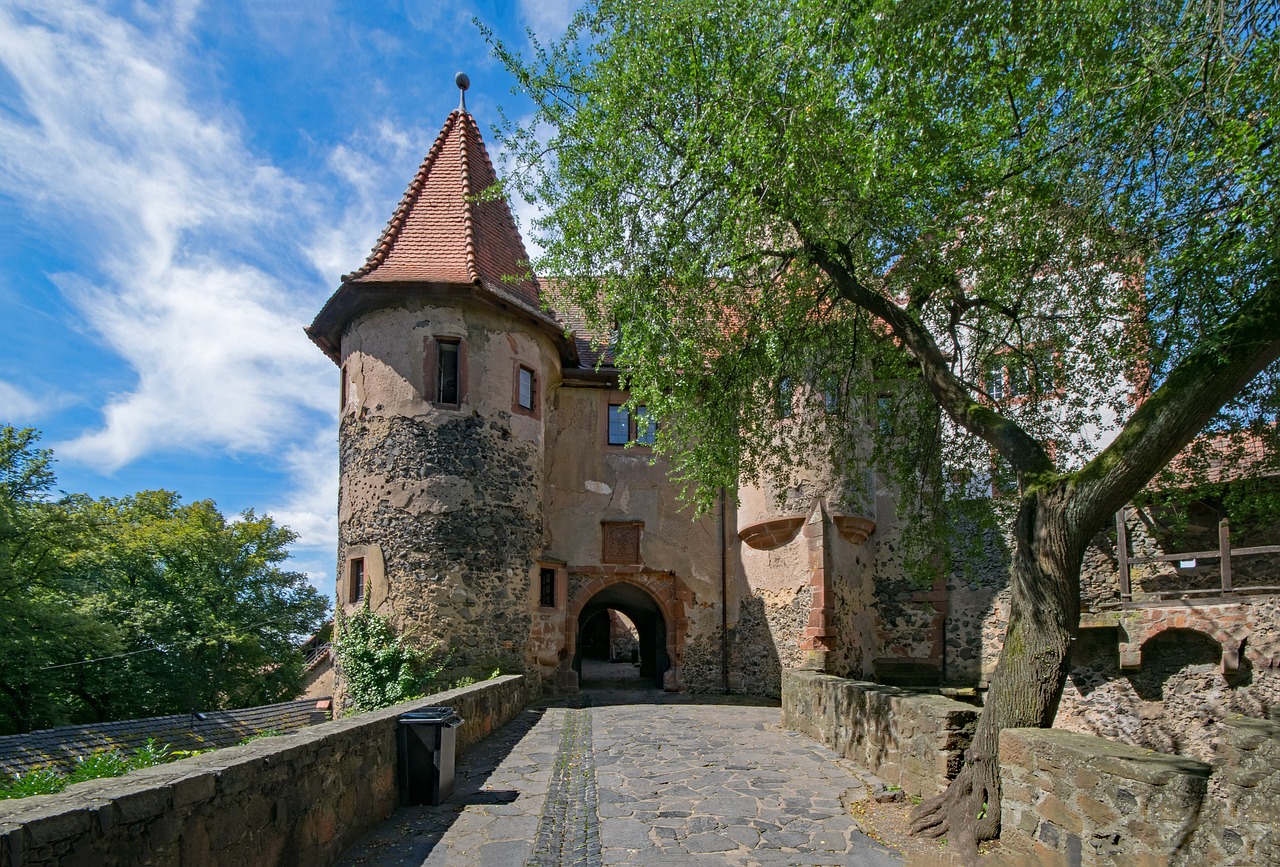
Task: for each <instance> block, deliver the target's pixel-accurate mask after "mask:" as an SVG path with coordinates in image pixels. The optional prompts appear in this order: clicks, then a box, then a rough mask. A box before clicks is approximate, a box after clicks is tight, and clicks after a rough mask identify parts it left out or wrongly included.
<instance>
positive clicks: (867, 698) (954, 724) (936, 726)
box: [782, 671, 978, 798]
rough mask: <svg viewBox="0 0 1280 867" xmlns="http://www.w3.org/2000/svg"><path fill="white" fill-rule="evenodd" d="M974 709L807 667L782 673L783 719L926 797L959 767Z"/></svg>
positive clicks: (788, 725) (911, 792) (974, 717)
mask: <svg viewBox="0 0 1280 867" xmlns="http://www.w3.org/2000/svg"><path fill="white" fill-rule="evenodd" d="M977 719H978V708H976V707H973V706H972V705H967V704H964V703H962V702H958V701H953V700H951V699H949V698H943V697H942V696H939V695H931V694H927V693H918V692H911V691H909V690H905V689H898V688H897V687H892V686H882V685H881V684H877V683H861V682H858V681H853V680H845V679H844V678H840V677H833V676H832V675H829V674H819V673H817V672H812V671H786V672H783V675H782V724H783V726H784V727H786V728H789V729H793V730H795V731H798V732H802V733H804V734H807V735H809V736H810V737H812V738H814V739H815V740H818V741H820V742H822V743H823V744H825V745H826V746H828V747H830V748H831V749H832V750H833V751H835V752H837V753H839V754H840V755H842V756H844V757H845V758H847V759H850V760H852V761H854V762H857V763H858V764H859V765H861V766H862V767H864V768H866V769H867V770H869V771H871V772H872V773H874V774H876V775H877V776H879V777H881V778H883V779H884V780H887V781H888V782H890V783H893V784H894V785H897V786H900V787H901V788H902V790H903V791H905V792H906V793H907V794H909V795H918V796H921V797H926V798H927V797H930V796H932V795H935V794H937V793H938V792H940V791H942V789H943V788H944V787H945V786H946V784H947V781H948V780H950V779H952V778H954V777H955V775H956V774H957V773H958V772H959V770H960V765H961V763H962V761H963V758H964V751H965V749H966V748H967V747H968V746H969V742H970V740H971V739H972V737H973V728H974V725H975V724H976V722H977Z"/></svg>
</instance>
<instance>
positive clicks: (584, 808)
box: [340, 690, 900, 867]
mask: <svg viewBox="0 0 1280 867" xmlns="http://www.w3.org/2000/svg"><path fill="white" fill-rule="evenodd" d="M584 698H586V699H587V700H585V701H584V700H582V699H579V700H577V701H574V702H573V704H575V705H576V707H573V708H565V707H555V706H552V707H548V708H545V709H537V710H531V711H526V712H525V713H524V714H522V715H521V716H520V717H518V718H517V719H516V720H515V721H513V722H512V723H511V724H510V725H508V726H507V727H506V728H504V729H502V730H501V731H499V732H495V733H494V735H493V736H491V737H490V738H488V739H487V740H486V741H484V742H482V743H481V744H479V745H478V746H477V747H475V749H473V750H472V751H471V752H470V753H468V754H467V755H466V756H464V757H463V758H462V759H461V760H460V761H459V763H458V776H457V787H456V789H455V793H454V796H453V798H452V799H451V800H450V801H448V802H446V803H445V804H444V805H442V806H440V807H405V808H401V809H399V810H397V811H396V812H395V813H394V814H393V815H392V816H391V818H390V819H388V820H387V821H386V822H384V823H383V824H382V825H380V826H379V827H378V828H376V829H374V830H373V831H371V832H370V833H369V834H368V835H366V836H365V838H364V839H363V840H361V841H360V842H359V843H358V844H357V845H356V846H355V847H353V848H352V849H350V850H349V851H348V852H347V853H346V854H345V856H344V858H343V860H342V862H340V863H341V864H343V865H356V864H361V865H370V864H371V865H378V867H383V865H387V867H390V865H409V864H413V865H418V864H422V865H436V864H441V865H446V864H447V865H450V867H455V865H456V867H469V865H502V867H520V865H530V867H550V865H560V864H581V865H615V864H624V863H625V864H634V865H641V867H643V865H658V864H664V865H666V864H697V865H708V867H710V865H720V864H725V865H760V867H774V865H777V867H782V865H787V867H802V865H803V867H809V865H868V867H879V865H887V864H897V863H900V859H899V858H898V856H897V854H896V853H894V852H892V851H891V850H889V849H887V848H885V847H884V846H881V845H880V844H879V843H876V842H875V841H873V840H872V839H871V838H869V837H867V836H865V835H864V834H862V833H861V832H860V831H859V830H858V827H857V825H856V824H855V822H854V820H853V818H852V816H851V815H850V814H849V811H848V809H846V807H845V804H846V803H849V802H851V801H857V800H860V799H861V798H863V797H865V795H866V788H865V786H864V784H863V782H862V777H861V776H860V775H859V772H858V770H857V768H856V767H855V766H854V765H852V764H851V763H850V762H848V761H846V760H844V759H841V758H839V757H838V756H836V755H835V754H834V753H832V752H831V751H830V750H828V749H826V748H825V747H823V746H822V745H821V744H818V743H816V742H815V741H813V740H811V739H809V738H807V737H805V736H803V735H800V734H797V733H795V732H788V731H784V730H782V729H781V728H780V727H779V717H780V712H779V710H778V708H777V707H776V705H772V706H761V705H762V703H761V702H760V701H758V700H753V699H744V698H738V697H729V698H722V697H716V696H668V695H665V694H664V693H661V692H657V691H652V690H649V691H626V692H623V691H593V692H591V693H588V694H586V696H584ZM588 704H589V706H587V707H583V706H582V705H588Z"/></svg>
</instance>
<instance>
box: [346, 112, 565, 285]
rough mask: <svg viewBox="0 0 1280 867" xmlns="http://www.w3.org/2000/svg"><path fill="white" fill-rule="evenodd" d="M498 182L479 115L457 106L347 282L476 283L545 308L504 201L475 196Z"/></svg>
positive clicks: (347, 278)
mask: <svg viewBox="0 0 1280 867" xmlns="http://www.w3.org/2000/svg"><path fill="white" fill-rule="evenodd" d="M496 182H497V174H496V173H495V172H494V170H493V163H492V162H490V160H489V154H488V152H487V151H486V150H485V146H484V141H483V139H482V138H481V137H480V130H479V129H478V128H477V126H476V122H475V118H473V117H472V116H471V115H470V114H469V113H468V112H466V111H464V110H463V109H455V110H454V111H453V112H452V113H451V114H450V115H449V117H448V119H447V120H445V123H444V128H443V129H441V130H440V135H438V136H437V137H436V140H435V143H434V144H433V145H432V146H431V150H430V151H429V152H428V153H427V156H426V158H425V159H424V160H423V161H422V165H421V166H420V167H419V168H418V172H417V174H416V175H414V177H413V180H412V181H411V182H410V184H409V188H408V189H407V190H405V194H404V196H403V198H401V200H400V204H399V206H398V207H397V208H396V210H395V213H394V214H392V216H391V220H390V221H389V222H388V223H387V227H386V228H385V229H384V230H383V232H382V236H381V237H380V238H378V242H377V243H376V244H375V245H374V247H373V250H372V252H370V254H369V258H368V259H367V260H366V261H365V263H364V265H363V266H361V267H360V268H359V270H357V271H354V272H353V273H351V274H348V275H346V276H345V277H343V282H344V283H366V284H367V283H403V282H430V283H454V284H466V283H474V284H476V285H479V286H482V287H484V288H485V289H488V290H489V291H491V292H494V293H495V294H498V295H502V296H507V297H509V298H513V299H516V300H518V301H520V302H522V303H524V304H526V305H529V306H531V307H533V308H535V309H537V308H538V307H539V306H540V297H539V291H538V282H537V279H536V278H534V277H533V276H532V274H531V272H530V270H529V264H528V261H529V255H528V253H527V252H526V251H525V247H524V241H523V240H522V239H521V238H520V232H519V231H518V230H517V229H516V224H515V221H514V220H513V219H512V217H511V211H510V210H509V209H508V208H507V203H506V202H505V201H504V200H502V199H489V200H483V201H476V200H475V199H476V197H477V196H479V195H480V194H481V193H483V192H484V191H485V190H487V189H489V188H490V187H492V186H493V185H494V184H495V183H496Z"/></svg>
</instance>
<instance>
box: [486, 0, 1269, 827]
mask: <svg viewBox="0 0 1280 867" xmlns="http://www.w3.org/2000/svg"><path fill="white" fill-rule="evenodd" d="M1276 15H1277V13H1276V10H1275V7H1274V6H1271V5H1267V4H1256V3H1251V2H1248V0H1243V2H1222V3H1219V2H1209V0H1204V2H1193V3H1183V2H1165V0H1151V2H1147V3H1142V4H1134V3H1132V2H1129V0H1082V2H1079V3H1073V4H1038V5H1036V4H1021V3H1015V4H1006V3H984V2H980V0H977V2H970V3H962V4H957V3H933V2H918V3H894V2H888V0H867V2H860V3H847V2H844V0H688V2H636V0H598V2H595V3H592V4H591V5H590V6H589V7H588V8H587V9H586V10H585V11H584V12H582V13H581V14H580V15H579V16H578V18H577V19H576V22H575V25H574V26H573V27H572V28H571V29H570V31H569V33H568V34H567V35H566V37H565V38H564V39H563V40H562V41H561V42H559V43H558V44H556V45H553V46H551V47H550V48H543V47H541V46H538V47H537V50H536V55H535V56H534V57H533V59H532V60H530V61H528V62H526V61H525V60H524V59H523V58H521V57H520V56H519V55H518V54H517V53H516V52H514V51H513V50H512V49H510V48H509V47H508V46H505V45H502V44H501V43H498V44H496V45H495V49H496V52H497V54H498V55H499V57H500V58H501V59H502V60H503V61H504V62H505V63H506V65H507V66H508V67H509V68H510V69H511V70H512V71H513V72H514V73H515V74H516V75H517V77H518V80H519V83H520V87H521V88H522V89H523V90H524V91H526V92H527V93H529V94H531V95H532V97H533V99H534V100H535V103H536V105H537V113H536V116H535V117H534V118H533V119H532V121H531V123H529V124H528V125H526V127H525V128H518V127H514V126H512V125H510V124H508V125H507V126H506V127H505V130H504V131H503V132H502V135H503V138H504V139H505V141H506V142H507V144H508V146H509V148H510V150H511V153H512V154H513V156H514V158H515V159H514V163H515V167H516V172H515V176H514V179H513V182H514V183H515V184H516V185H517V186H518V188H519V189H520V190H521V192H523V193H524V194H525V195H526V196H527V197H529V198H530V199H531V200H532V201H533V202H534V204H536V205H538V206H540V207H541V208H542V209H543V213H544V216H543V218H542V219H541V220H540V221H538V222H537V223H535V226H536V228H537V229H538V230H539V239H540V240H541V241H542V243H543V245H544V247H545V249H546V254H545V257H544V259H543V260H542V261H541V262H540V263H539V265H540V270H542V271H543V272H544V273H554V274H557V275H560V276H561V278H562V285H563V286H564V290H563V291H564V292H565V294H566V295H567V296H568V297H569V298H570V299H571V300H572V302H573V303H575V304H577V305H579V306H581V307H583V308H584V309H586V310H587V312H588V313H589V314H591V315H592V317H593V319H594V323H595V325H596V326H597V327H599V328H601V329H606V328H608V327H610V326H611V325H612V324H613V323H614V322H616V323H617V329H618V332H619V334H620V346H619V354H620V361H621V364H622V366H624V367H625V368H626V369H627V370H628V375H629V377H630V385H631V387H632V390H633V394H634V395H635V400H636V401H637V402H638V403H644V404H645V405H647V406H648V407H649V409H650V410H651V411H653V412H654V414H655V415H656V416H657V417H658V418H661V419H662V422H663V427H662V428H661V429H660V433H659V438H658V446H659V448H661V449H663V450H665V451H666V452H667V454H668V455H669V456H670V458H671V460H672V462H673V466H674V467H675V470H676V472H677V473H678V474H679V475H680V476H681V477H683V478H684V479H685V480H687V481H688V482H689V483H691V485H693V486H694V489H695V494H696V496H698V497H699V498H700V499H701V500H702V501H703V502H704V503H705V502H706V501H707V498H709V497H710V496H712V495H713V492H714V491H715V490H716V489H717V488H718V487H719V486H721V485H724V486H726V487H728V488H730V489H733V488H734V487H735V486H736V485H737V484H738V483H739V481H740V480H745V481H752V480H756V479H761V478H767V477H776V478H785V477H786V471H787V468H788V467H790V466H794V465H795V464H796V463H798V462H803V461H805V460H807V459H808V456H809V455H810V454H812V453H813V449H815V448H819V447H822V446H824V445H829V448H827V449H825V450H824V451H826V453H827V455H826V456H827V458H828V459H831V460H835V461H846V462H847V461H848V460H850V459H851V458H852V459H859V458H861V457H865V455H864V454H862V453H861V452H860V451H859V449H858V447H857V446H856V445H855V444H854V443H855V441H856V439H857V438H858V435H870V436H871V437H873V438H874V439H875V440H876V443H877V445H876V454H877V457H878V459H879V461H880V463H881V465H882V466H883V467H885V468H896V470H897V472H896V474H895V478H896V479H897V481H898V483H899V485H900V487H901V489H902V492H903V503H904V506H906V507H909V508H916V511H918V512H919V513H920V514H922V515H928V514H929V513H931V512H932V513H933V514H938V515H941V516H942V517H943V518H949V517H950V516H951V515H952V514H953V513H951V512H949V511H947V510H945V509H943V510H941V511H938V510H936V509H935V508H934V507H935V506H936V505H937V503H938V501H939V499H942V500H944V501H945V500H947V499H951V500H956V499H959V498H961V497H962V496H963V494H964V493H965V492H967V491H969V490H971V488H972V484H971V480H972V479H974V478H975V477H982V476H983V475H990V472H989V470H987V469H986V468H989V467H990V464H991V463H992V461H993V458H994V459H995V461H996V462H997V463H999V464H1002V465H1004V466H1005V467H1007V468H1008V470H1009V472H1010V473H1011V474H1012V476H1013V478H1014V480H1015V483H1016V496H1015V497H1013V498H1012V500H1011V504H1012V506H1011V508H1010V509H1009V510H1008V511H1009V518H1008V523H1007V530H1008V534H1009V535H1010V536H1011V538H1012V540H1013V545H1014V550H1013V553H1012V563H1011V570H1010V571H1011V574H1010V584H1011V589H1012V608H1011V615H1010V621H1009V624H1008V628H1007V634H1006V638H1005V643H1004V649H1003V652H1002V654H1001V658H1000V662H999V665H998V668H997V671H996V673H995V676H994V679H993V681H992V684H991V689H990V692H989V694H988V697H987V702H986V705H985V707H984V709H983V712H982V716H981V719H980V722H979V725H978V728H977V731H976V733H975V737H974V741H973V745H972V748H971V749H970V750H969V752H968V754H967V757H966V764H965V766H964V768H963V769H962V771H961V773H960V775H959V777H958V778H957V779H956V780H955V781H954V782H953V784H952V785H951V786H950V787H949V788H948V790H947V791H946V792H945V793H944V794H943V795H942V796H940V797H939V798H937V799H934V800H933V801H930V802H927V803H925V804H924V805H922V806H921V808H920V809H919V810H918V812H917V815H916V822H915V825H914V827H915V829H916V830H917V831H919V832H921V833H931V834H943V833H949V834H950V835H951V838H952V840H953V841H954V842H956V843H958V844H959V846H960V847H961V849H962V850H968V851H970V852H971V851H972V850H973V847H974V844H975V843H976V841H978V840H982V839H986V838H990V837H992V836H994V835H995V834H996V833H997V832H998V827H999V778H998V774H997V771H998V767H997V752H998V735H999V731H1000V730H1001V729H1002V728H1005V727H1011V726H1047V725H1049V724H1051V723H1052V720H1053V717H1054V715H1055V712H1056V707H1057V702H1058V700H1059V697H1060V695H1061V691H1062V687H1063V684H1064V681H1065V678H1066V674H1067V671H1068V660H1069V654H1070V644H1071V640H1072V638H1073V636H1074V634H1075V632H1076V630H1077V628H1078V623H1079V571H1080V563H1081V558H1082V556H1083V553H1084V550H1085V547H1086V545H1087V543H1088V542H1089V541H1090V539H1091V538H1092V537H1093V536H1094V535H1095V534H1096V533H1097V532H1098V531H1099V530H1100V529H1102V527H1103V526H1104V525H1105V523H1106V522H1107V521H1108V520H1109V518H1110V516H1111V515H1112V514H1113V513H1114V512H1115V511H1116V510H1117V509H1119V508H1120V507H1121V506H1122V505H1123V504H1124V503H1125V502H1126V501H1128V500H1129V499H1130V498H1132V497H1133V496H1134V495H1135V494H1136V493H1137V492H1139V491H1140V490H1141V489H1142V487H1143V486H1144V485H1145V484H1146V483H1147V481H1148V480H1149V479H1150V478H1151V477H1152V476H1153V475H1154V474H1155V473H1156V472H1157V471H1158V470H1159V469H1160V468H1161V467H1162V466H1164V465H1165V464H1166V463H1167V462H1168V461H1169V460H1170V459H1171V458H1173V457H1174V456H1175V455H1176V454H1177V453H1178V452H1179V450H1180V449H1182V448H1183V447H1184V446H1185V445H1186V444H1187V443H1188V442H1190V441H1191V440H1192V439H1193V437H1195V436H1196V435H1197V434H1198V433H1199V432H1201V431H1204V430H1209V431H1211V432H1219V433H1227V432H1233V431H1243V432H1245V433H1247V434H1250V435H1253V436H1257V437H1264V438H1266V439H1267V441H1268V442H1270V443H1272V444H1273V445H1274V441H1275V419H1276V408H1277V389H1276V384H1277V378H1278V376H1280V372H1278V370H1277V365H1276V363H1275V362H1276V359H1277V357H1278V356H1280V328H1277V325H1280V269H1278V268H1277V257H1276V254H1277V245H1278V244H1280V240H1278V239H1280V231H1278V230H1280V219H1278V217H1280V204H1278V202H1277V196H1276V181H1277V161H1276V158H1275V136H1276V124H1277V119H1276V114H1275V106H1276V105H1280V77H1277V76H1276V74H1275V70H1276V69H1277V68H1278V67H1280V40H1278V39H1277V32H1276V24H1277V21H1276ZM536 133H543V134H545V136H547V138H546V140H545V142H544V141H542V140H540V139H539V138H538V136H537V135H536ZM833 377H834V378H835V379H837V380H838V381H839V382H840V383H841V388H842V390H841V391H840V394H841V400H842V402H843V406H842V409H843V412H842V413H841V414H839V415H837V416H835V417H834V420H833V417H831V416H827V415H825V414H823V413H812V414H809V416H810V417H812V418H816V419H818V423H816V424H813V425H808V426H806V425H805V424H804V423H803V421H804V416H803V414H800V415H799V416H798V418H799V419H800V420H799V421H798V420H797V418H792V419H785V418H783V414H782V413H780V412H778V411H777V408H776V407H775V408H774V409H772V410H770V409H769V408H770V407H771V406H774V403H773V402H772V400H773V397H774V395H775V394H776V393H777V391H778V389H779V388H780V387H781V386H782V385H783V384H788V385H789V384H790V383H798V382H803V381H805V379H806V378H807V379H808V381H809V382H811V383H812V384H813V388H812V389H811V390H812V391H813V392H814V393H818V392H820V391H823V390H826V387H825V386H824V385H823V384H824V383H825V382H827V381H828V380H830V379H831V378H833ZM890 386H891V388H890ZM886 391H890V392H891V393H893V394H896V395H899V397H897V398H895V399H896V400H898V401H899V402H900V403H901V405H902V406H903V407H904V408H907V409H909V410H910V411H911V412H912V413H915V416H914V417H915V418H916V419H918V420H921V423H916V424H911V425H896V426H894V425H884V426H882V425H878V424H876V422H875V412H876V409H875V407H876V403H877V401H878V399H879V396H881V395H883V394H884V393H885V392H886ZM930 406H932V407H936V408H938V409H939V410H940V411H941V416H940V420H939V421H938V422H936V423H932V422H929V421H928V419H929V417H930V416H929V413H928V412H927V411H926V410H927V408H928V407H930ZM1113 433H1114V437H1112V436H1111V434H1113ZM943 456H946V457H947V460H946V461H944V460H943ZM964 457H967V458H968V461H967V464H968V475H967V476H966V475H965V474H964V473H963V472H961V471H960V470H961V469H962V468H961V467H960V466H959V459H960V458H964ZM913 504H914V505H913ZM944 523H945V522H944ZM934 542H935V543H936V539H935V540H934ZM932 547H933V553H932V555H930V552H929V551H922V552H919V553H920V556H919V557H917V561H918V562H919V563H920V564H922V565H926V566H927V565H928V564H929V563H930V562H931V560H930V557H931V556H932V558H933V559H932V562H933V564H934V568H937V554H938V551H939V549H938V548H937V547H936V544H934V545H933V546H932ZM984 805H985V806H984Z"/></svg>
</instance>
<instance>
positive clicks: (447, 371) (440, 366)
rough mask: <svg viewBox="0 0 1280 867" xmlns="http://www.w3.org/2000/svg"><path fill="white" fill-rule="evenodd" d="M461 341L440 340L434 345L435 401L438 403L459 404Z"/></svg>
mask: <svg viewBox="0 0 1280 867" xmlns="http://www.w3.org/2000/svg"><path fill="white" fill-rule="evenodd" d="M461 348H462V347H461V341H458V340H440V341H438V342H437V343H436V400H437V402H439V403H446V404H453V405H454V406H457V405H458V404H459V403H461V401H460V399H459V394H460V392H461V388H459V383H458V372H459V368H460V366H461V365H460V363H459V362H460V360H461V359H460V356H461V354H462V353H461Z"/></svg>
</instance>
